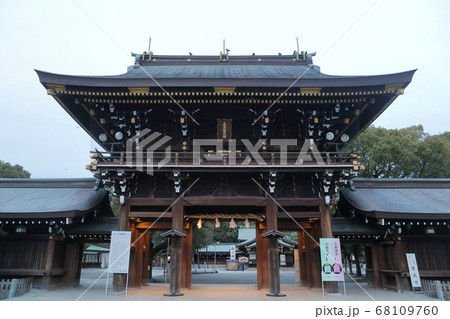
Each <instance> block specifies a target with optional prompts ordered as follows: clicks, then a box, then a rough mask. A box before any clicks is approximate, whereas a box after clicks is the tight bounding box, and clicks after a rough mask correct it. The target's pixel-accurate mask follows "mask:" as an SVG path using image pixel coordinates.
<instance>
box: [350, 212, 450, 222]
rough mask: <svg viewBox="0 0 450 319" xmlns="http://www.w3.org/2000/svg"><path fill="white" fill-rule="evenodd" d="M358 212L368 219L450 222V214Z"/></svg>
mask: <svg viewBox="0 0 450 319" xmlns="http://www.w3.org/2000/svg"><path fill="white" fill-rule="evenodd" d="M358 212H359V213H360V214H361V215H363V216H366V217H371V218H376V219H397V220H410V219H413V220H450V214H439V213H437V214H436V213H434V214H433V213H426V212H424V213H398V212H397V213H393V212H382V211H371V212H365V211H360V210H358Z"/></svg>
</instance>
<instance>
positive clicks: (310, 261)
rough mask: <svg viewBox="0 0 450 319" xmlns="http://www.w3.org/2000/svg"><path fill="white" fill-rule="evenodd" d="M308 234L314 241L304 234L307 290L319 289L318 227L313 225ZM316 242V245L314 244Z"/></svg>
mask: <svg viewBox="0 0 450 319" xmlns="http://www.w3.org/2000/svg"><path fill="white" fill-rule="evenodd" d="M312 226H313V227H312V229H311V230H310V231H309V234H310V235H311V236H312V238H314V240H313V239H312V238H311V237H310V236H308V234H305V250H306V251H305V253H306V269H307V271H308V288H321V287H322V282H321V278H320V251H319V245H318V244H317V243H318V242H319V237H320V229H319V228H320V226H319V224H313V225H312ZM316 242H317V243H316Z"/></svg>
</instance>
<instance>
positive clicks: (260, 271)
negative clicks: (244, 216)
mask: <svg viewBox="0 0 450 319" xmlns="http://www.w3.org/2000/svg"><path fill="white" fill-rule="evenodd" d="M263 232H264V229H263V225H262V224H261V223H259V222H258V223H256V270H257V286H258V289H267V288H269V273H268V271H267V268H268V265H267V264H268V261H269V257H268V254H267V252H268V244H269V239H268V238H263V237H262V236H261V235H262V233H263Z"/></svg>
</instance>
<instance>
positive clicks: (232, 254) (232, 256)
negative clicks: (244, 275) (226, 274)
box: [230, 246, 236, 260]
mask: <svg viewBox="0 0 450 319" xmlns="http://www.w3.org/2000/svg"><path fill="white" fill-rule="evenodd" d="M230 259H231V260H236V246H231V247H230Z"/></svg>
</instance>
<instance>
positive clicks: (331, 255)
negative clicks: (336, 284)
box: [320, 238, 344, 281]
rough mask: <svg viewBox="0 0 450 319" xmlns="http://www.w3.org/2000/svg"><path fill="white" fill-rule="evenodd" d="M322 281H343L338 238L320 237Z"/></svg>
mask: <svg viewBox="0 0 450 319" xmlns="http://www.w3.org/2000/svg"><path fill="white" fill-rule="evenodd" d="M320 260H321V266H322V269H321V272H322V281H344V272H343V270H342V256H341V243H340V241H339V238H320Z"/></svg>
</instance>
